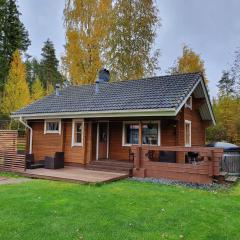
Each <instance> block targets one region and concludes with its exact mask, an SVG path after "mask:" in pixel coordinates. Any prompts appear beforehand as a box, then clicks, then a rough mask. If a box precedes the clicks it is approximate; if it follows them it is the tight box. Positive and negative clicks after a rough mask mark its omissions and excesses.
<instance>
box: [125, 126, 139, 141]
mask: <svg viewBox="0 0 240 240" xmlns="http://www.w3.org/2000/svg"><path fill="white" fill-rule="evenodd" d="M138 136H139V125H138V124H126V125H125V138H126V139H125V143H127V144H138Z"/></svg>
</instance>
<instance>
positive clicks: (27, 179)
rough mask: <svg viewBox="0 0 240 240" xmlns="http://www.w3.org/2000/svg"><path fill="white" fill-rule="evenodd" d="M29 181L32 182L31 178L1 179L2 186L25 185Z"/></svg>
mask: <svg viewBox="0 0 240 240" xmlns="http://www.w3.org/2000/svg"><path fill="white" fill-rule="evenodd" d="M28 181H32V179H29V178H9V177H0V185H4V184H15V183H23V182H28Z"/></svg>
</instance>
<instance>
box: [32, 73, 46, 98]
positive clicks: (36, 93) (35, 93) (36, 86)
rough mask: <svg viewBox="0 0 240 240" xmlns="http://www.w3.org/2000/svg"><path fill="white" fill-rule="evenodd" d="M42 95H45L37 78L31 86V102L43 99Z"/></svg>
mask: <svg viewBox="0 0 240 240" xmlns="http://www.w3.org/2000/svg"><path fill="white" fill-rule="evenodd" d="M44 95H45V91H44V89H43V86H42V83H41V81H40V79H39V78H38V77H37V78H36V79H35V81H34V83H33V85H32V94H31V99H32V101H36V100H38V99H40V98H42V97H44Z"/></svg>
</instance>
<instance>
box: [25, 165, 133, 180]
mask: <svg viewBox="0 0 240 240" xmlns="http://www.w3.org/2000/svg"><path fill="white" fill-rule="evenodd" d="M24 175H25V176H27V177H31V178H39V179H48V180H58V181H67V182H78V183H82V184H97V183H106V182H112V181H117V180H120V179H123V178H127V177H128V174H126V173H116V172H103V171H93V170H87V169H84V168H79V167H64V168H61V169H44V168H38V169H27V170H26V171H25V173H24Z"/></svg>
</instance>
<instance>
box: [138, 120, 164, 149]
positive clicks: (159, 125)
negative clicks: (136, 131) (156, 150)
mask: <svg viewBox="0 0 240 240" xmlns="http://www.w3.org/2000/svg"><path fill="white" fill-rule="evenodd" d="M148 123H157V125H158V130H157V131H158V144H143V130H142V129H141V131H142V139H141V144H142V145H143V146H148V145H151V146H161V121H160V120H159V121H143V122H142V124H148ZM142 124H141V128H142Z"/></svg>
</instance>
